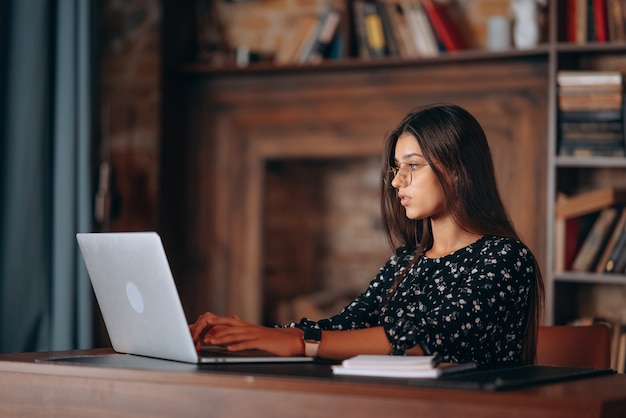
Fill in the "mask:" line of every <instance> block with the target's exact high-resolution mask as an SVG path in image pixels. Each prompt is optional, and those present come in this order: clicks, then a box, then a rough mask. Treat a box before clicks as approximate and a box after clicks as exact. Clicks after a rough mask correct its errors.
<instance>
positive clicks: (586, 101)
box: [558, 90, 623, 110]
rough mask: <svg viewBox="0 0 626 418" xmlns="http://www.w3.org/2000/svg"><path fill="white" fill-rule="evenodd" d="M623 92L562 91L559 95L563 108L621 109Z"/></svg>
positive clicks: (560, 105)
mask: <svg viewBox="0 0 626 418" xmlns="http://www.w3.org/2000/svg"><path fill="white" fill-rule="evenodd" d="M622 99H623V94H622V92H621V90H620V91H608V92H607V91H589V92H585V93H573V94H572V93H567V92H563V91H561V92H560V93H559V97H558V104H559V109H561V110H596V109H597V110H603V109H621V108H622Z"/></svg>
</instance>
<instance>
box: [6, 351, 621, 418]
mask: <svg viewBox="0 0 626 418" xmlns="http://www.w3.org/2000/svg"><path fill="white" fill-rule="evenodd" d="M105 353H110V350H84V351H72V352H61V353H25V354H12V355H0V416H2V417H5V416H6V417H14V416H26V417H37V416H55V417H57V416H58V417H73V416H80V417H84V416H90V417H91V416H106V417H110V416H116V417H124V416H132V417H138V416H150V417H173V416H176V417H183V416H203V417H204V416H206V417H228V418H231V417H271V418H277V417H299V416H306V417H323V418H330V417H339V416H341V417H359V418H365V417H377V418H378V417H386V418H387V417H409V416H411V417H422V416H423V417H446V418H447V417H458V416H463V417H497V418H503V417H520V418H521V417H523V418H528V417H531V418H542V417H567V418H577V417H581V418H582V417H626V376H625V375H610V376H602V377H594V378H586V379H581V380H575V381H568V382H563V383H557V384H549V385H540V386H535V387H531V388H524V389H518V390H510V391H503V392H482V391H470V390H456V389H433V388H419V387H407V386H406V385H404V386H403V385H393V384H372V383H367V382H354V381H352V382H348V381H341V380H339V379H332V378H330V379H329V378H326V379H321V378H312V377H308V378H307V377H305V376H297V377H296V376H294V377H289V376H282V377H280V376H262V375H257V374H254V375H253V374H249V375H245V374H240V375H238V374H232V373H230V374H228V373H224V372H216V371H211V372H206V371H203V372H195V371H193V370H192V369H193V368H194V367H195V366H191V371H188V372H173V371H148V370H137V369H119V368H105V367H93V366H76V365H61V364H49V363H35V361H36V360H37V359H42V358H47V357H50V356H53V355H54V356H66V355H73V354H81V355H82V354H105ZM270 367H271V366H270ZM319 367H328V366H327V365H320V366H319Z"/></svg>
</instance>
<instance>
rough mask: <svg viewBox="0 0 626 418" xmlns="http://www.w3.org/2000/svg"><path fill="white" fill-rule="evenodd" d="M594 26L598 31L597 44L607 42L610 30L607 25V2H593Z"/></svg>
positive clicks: (598, 0)
mask: <svg viewBox="0 0 626 418" xmlns="http://www.w3.org/2000/svg"><path fill="white" fill-rule="evenodd" d="M593 24H594V27H595V30H596V42H606V41H607V40H608V37H609V30H608V26H607V24H606V1H605V0H593Z"/></svg>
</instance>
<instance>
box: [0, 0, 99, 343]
mask: <svg viewBox="0 0 626 418" xmlns="http://www.w3.org/2000/svg"><path fill="white" fill-rule="evenodd" d="M91 15H92V10H91V5H90V2H89V1H88V0H82V1H81V0H58V1H53V0H2V1H0V83H1V85H0V352H5V353H6V352H23V351H44V350H59V349H71V348H87V347H90V346H91V341H92V338H91V327H92V314H91V312H92V311H91V299H92V292H91V287H90V284H89V280H88V277H87V274H86V272H85V270H84V267H83V264H82V260H81V259H80V256H79V253H78V249H77V245H76V238H75V233H76V232H79V231H88V230H90V228H91V206H92V203H91V191H90V190H91V180H90V179H91V163H90V155H91V138H92V135H91V133H92V128H91V113H92V86H93V84H94V83H93V80H92V67H93V64H92V53H91V49H92V48H91V44H92V41H91V40H92V38H93V36H92V23H91V22H92V21H93V19H92V16H91Z"/></svg>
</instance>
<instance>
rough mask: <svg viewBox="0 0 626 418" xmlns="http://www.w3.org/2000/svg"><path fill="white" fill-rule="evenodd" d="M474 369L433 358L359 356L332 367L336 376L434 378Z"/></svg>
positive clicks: (472, 365) (468, 365)
mask: <svg viewBox="0 0 626 418" xmlns="http://www.w3.org/2000/svg"><path fill="white" fill-rule="evenodd" d="M474 368H476V364H474V363H440V364H437V363H435V362H434V357H433V356H385V355H371V354H361V355H358V356H356V357H352V358H349V359H347V360H344V361H343V362H342V363H341V365H338V366H332V369H333V373H334V374H337V375H351V376H374V377H403V378H435V377H439V376H441V375H442V374H444V373H451V372H457V371H461V370H469V369H474Z"/></svg>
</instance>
